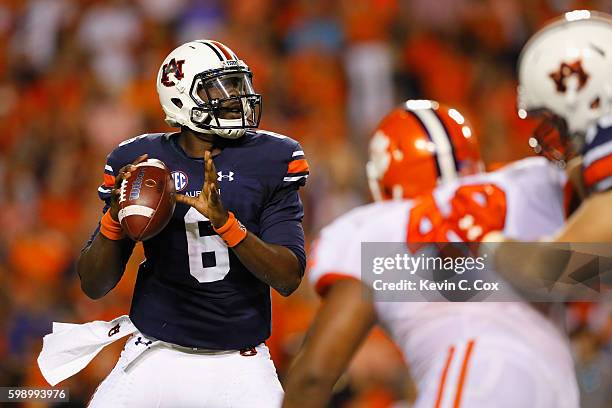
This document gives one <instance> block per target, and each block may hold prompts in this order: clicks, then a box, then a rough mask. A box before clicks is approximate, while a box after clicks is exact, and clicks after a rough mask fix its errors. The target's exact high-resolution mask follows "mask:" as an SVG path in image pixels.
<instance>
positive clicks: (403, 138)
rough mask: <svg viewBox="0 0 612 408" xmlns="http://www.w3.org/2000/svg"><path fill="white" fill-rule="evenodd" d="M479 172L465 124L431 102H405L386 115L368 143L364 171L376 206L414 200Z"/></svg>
mask: <svg viewBox="0 0 612 408" xmlns="http://www.w3.org/2000/svg"><path fill="white" fill-rule="evenodd" d="M483 169H484V165H483V163H482V160H481V158H480V149H479V146H478V142H477V140H476V137H475V136H474V135H473V134H472V129H471V127H470V125H469V123H468V122H467V120H466V119H465V118H464V117H463V115H462V114H461V113H459V111H457V110H456V109H453V108H449V107H447V106H444V105H442V104H439V103H438V102H435V101H429V100H409V101H406V102H405V103H404V104H402V105H401V106H400V107H398V108H396V109H394V110H393V111H391V112H390V113H389V114H388V115H387V116H385V118H384V119H383V120H382V121H381V122H380V124H379V125H378V128H377V129H376V131H375V133H374V136H373V137H372V139H371V141H370V160H369V161H368V164H367V167H366V170H367V176H368V184H369V186H370V191H371V192H372V196H373V198H374V200H376V201H380V200H389V199H402V198H413V197H415V196H418V195H420V194H423V193H426V192H428V191H429V190H431V189H433V188H434V187H435V186H436V185H437V184H438V183H447V182H449V181H451V180H454V179H456V178H457V177H458V176H463V175H467V174H474V173H478V172H481V171H483Z"/></svg>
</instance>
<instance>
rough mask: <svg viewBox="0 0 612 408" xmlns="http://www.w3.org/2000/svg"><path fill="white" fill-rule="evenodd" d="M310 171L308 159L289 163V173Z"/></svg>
mask: <svg viewBox="0 0 612 408" xmlns="http://www.w3.org/2000/svg"><path fill="white" fill-rule="evenodd" d="M304 171H308V162H307V161H306V159H300V160H294V161H292V162H291V163H289V168H288V169H287V173H302V172H304Z"/></svg>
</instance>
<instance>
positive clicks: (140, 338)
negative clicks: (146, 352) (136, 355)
mask: <svg viewBox="0 0 612 408" xmlns="http://www.w3.org/2000/svg"><path fill="white" fill-rule="evenodd" d="M152 343H153V340H148V341H142V337H140V336H138V338H137V339H136V342H135V343H134V345H135V346H137V345H139V344H144V345H145V346H150V345H151V344H152Z"/></svg>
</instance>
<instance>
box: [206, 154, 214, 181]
mask: <svg viewBox="0 0 612 408" xmlns="http://www.w3.org/2000/svg"><path fill="white" fill-rule="evenodd" d="M204 169H205V170H204V172H205V173H206V174H205V176H206V181H213V180H214V178H215V173H214V172H213V162H212V157H211V154H210V151H206V152H205V153H204Z"/></svg>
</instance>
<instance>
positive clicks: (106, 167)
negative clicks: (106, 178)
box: [104, 164, 115, 175]
mask: <svg viewBox="0 0 612 408" xmlns="http://www.w3.org/2000/svg"><path fill="white" fill-rule="evenodd" d="M104 172H105V173H108V174H111V175H112V174H115V172H114V171H113V168H112V167H111V166H110V165H108V164H106V165H105V166H104Z"/></svg>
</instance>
